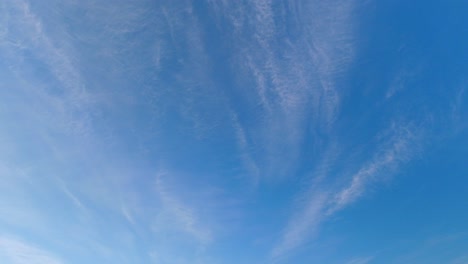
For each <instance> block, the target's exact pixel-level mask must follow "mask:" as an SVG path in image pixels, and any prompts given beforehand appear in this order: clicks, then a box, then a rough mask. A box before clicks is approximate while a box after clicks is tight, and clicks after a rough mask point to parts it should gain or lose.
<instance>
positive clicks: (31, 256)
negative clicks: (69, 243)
mask: <svg viewBox="0 0 468 264" xmlns="http://www.w3.org/2000/svg"><path fill="white" fill-rule="evenodd" d="M2 255H3V257H6V260H8V261H9V262H8V263H11V264H62V263H64V262H62V261H61V260H60V259H59V258H58V257H57V256H55V255H54V254H52V253H51V252H48V251H45V250H42V249H40V248H38V247H35V246H33V245H30V244H27V243H24V242H22V241H20V240H16V239H12V238H6V237H0V256H2Z"/></svg>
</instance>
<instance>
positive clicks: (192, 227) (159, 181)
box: [156, 172, 213, 245]
mask: <svg viewBox="0 0 468 264" xmlns="http://www.w3.org/2000/svg"><path fill="white" fill-rule="evenodd" d="M168 176H169V175H168V174H167V173H164V172H159V173H158V174H157V176H156V192H157V195H158V197H159V198H160V199H161V202H162V208H163V210H165V211H167V212H169V215H170V216H171V217H170V218H173V219H174V221H173V222H172V224H175V225H176V226H175V227H176V228H177V229H179V230H181V231H183V232H185V233H187V234H189V235H191V236H192V237H194V238H196V239H197V240H198V241H199V242H200V243H201V244H202V245H206V244H208V243H210V242H211V241H212V239H213V235H212V233H211V232H210V230H208V229H207V228H205V227H203V226H201V224H200V222H199V219H198V217H197V215H196V214H195V210H194V209H193V208H191V207H189V206H188V205H187V204H185V203H183V202H182V201H180V200H179V199H178V198H177V197H176V196H175V195H174V194H173V193H171V192H170V190H169V189H168V187H167V186H166V184H165V182H164V177H168ZM173 228H174V226H173Z"/></svg>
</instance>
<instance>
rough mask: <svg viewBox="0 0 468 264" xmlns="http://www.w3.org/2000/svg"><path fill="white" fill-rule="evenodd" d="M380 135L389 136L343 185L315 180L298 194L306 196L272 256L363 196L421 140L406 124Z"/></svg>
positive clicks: (299, 242) (301, 240) (291, 247)
mask: <svg viewBox="0 0 468 264" xmlns="http://www.w3.org/2000/svg"><path fill="white" fill-rule="evenodd" d="M383 134H385V135H386V136H387V137H389V138H387V139H386V140H385V141H384V142H383V143H382V144H381V145H380V149H377V151H376V154H375V155H374V157H373V158H372V159H371V160H370V161H368V162H367V163H364V165H363V166H362V167H361V168H360V169H359V170H358V171H357V172H356V173H355V174H353V175H352V176H351V178H350V182H349V183H348V184H347V185H345V186H343V187H341V188H339V189H333V188H330V187H324V186H323V185H320V184H317V181H314V182H312V183H311V186H310V188H309V189H308V190H307V193H306V195H304V194H302V196H305V197H306V199H305V201H304V199H303V198H302V199H300V200H299V202H300V209H299V210H298V211H297V212H295V213H294V214H293V215H292V217H291V219H290V220H289V222H288V224H287V226H286V227H285V229H284V230H283V233H282V238H281V240H280V242H279V243H277V244H276V245H275V246H274V247H273V249H272V252H271V256H272V258H274V259H276V258H279V257H281V256H283V255H285V254H287V253H289V252H291V251H293V250H294V249H296V248H297V247H300V246H301V245H302V244H303V243H304V242H305V241H306V240H308V239H310V238H311V236H312V235H313V234H315V233H316V232H317V231H318V228H319V225H320V224H321V223H322V222H323V221H325V220H326V219H327V218H328V217H330V216H331V215H333V214H335V213H337V212H338V211H340V210H343V209H344V208H346V207H347V206H349V205H350V204H352V203H354V202H356V201H357V200H358V199H359V198H360V197H362V196H363V195H365V193H366V192H367V190H368V189H369V187H370V185H371V184H373V183H377V182H378V181H379V179H380V178H385V174H390V173H392V172H394V171H395V170H397V169H398V168H399V167H400V165H401V164H402V163H404V162H406V161H408V160H409V159H410V157H411V156H412V155H413V154H414V152H415V151H417V149H418V145H419V141H420V140H421V138H420V137H421V136H420V135H419V133H418V131H417V129H415V128H414V127H412V126H410V125H396V124H393V125H392V126H391V128H390V129H389V130H388V131H386V133H383ZM325 163H328V162H325ZM319 167H320V166H319ZM325 173H327V172H325ZM317 177H319V178H323V177H325V176H323V175H319V176H317ZM318 182H320V181H318Z"/></svg>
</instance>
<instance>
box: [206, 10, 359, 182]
mask: <svg viewBox="0 0 468 264" xmlns="http://www.w3.org/2000/svg"><path fill="white" fill-rule="evenodd" d="M210 3H211V7H212V9H213V10H214V12H215V13H216V16H217V17H218V18H224V19H225V20H226V21H227V22H228V25H230V26H231V27H229V28H230V29H233V31H232V33H233V34H232V37H233V41H232V43H233V44H232V45H233V46H234V48H235V51H236V52H235V56H234V58H233V64H234V66H235V67H236V68H237V69H239V70H240V73H239V74H236V76H235V78H236V82H237V83H238V84H239V85H240V86H241V87H240V89H239V91H238V92H239V94H240V95H239V96H240V98H241V99H242V101H243V103H245V104H246V106H247V107H248V109H251V111H250V112H251V113H254V116H252V117H251V118H252V119H254V120H258V121H257V122H255V123H250V125H248V126H244V127H243V131H244V134H245V135H247V136H248V138H250V139H252V142H254V144H252V145H251V148H250V151H252V152H255V154H256V155H255V163H256V164H257V166H258V168H259V170H258V175H260V178H263V179H275V178H276V179H281V178H284V177H286V176H287V175H288V174H290V172H291V171H294V170H295V169H296V168H297V160H298V159H299V155H300V152H301V148H302V145H303V143H304V140H305V138H306V137H307V136H308V135H309V134H307V133H305V131H316V132H318V134H329V133H330V131H331V129H332V127H333V123H334V121H335V119H336V116H337V115H338V113H339V109H340V88H339V84H338V83H339V79H340V78H341V75H342V74H343V73H344V72H346V70H347V68H348V66H349V64H350V63H351V62H352V60H353V56H354V40H353V38H354V35H355V31H356V30H355V26H354V24H355V21H354V17H353V14H354V9H355V1H327V2H321V1H312V2H310V1H309V2H302V1H299V2H297V3H296V2H295V3H292V2H291V3H289V4H284V5H282V4H277V3H275V2H274V1H255V2H253V3H236V4H232V3H229V2H216V3H214V2H210ZM234 38H235V39H234ZM242 87H246V88H242ZM234 110H235V111H239V110H238V109H234ZM239 112H241V111H239ZM238 140H242V138H238ZM315 140H318V139H317V138H315ZM239 144H242V143H239ZM246 151H247V150H243V151H241V152H243V153H245V152H246ZM247 155H248V154H243V156H247ZM279 157H281V160H279ZM285 157H287V158H285Z"/></svg>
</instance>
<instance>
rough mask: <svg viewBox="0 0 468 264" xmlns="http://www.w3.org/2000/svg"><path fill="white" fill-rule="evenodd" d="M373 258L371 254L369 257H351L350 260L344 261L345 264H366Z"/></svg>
mask: <svg viewBox="0 0 468 264" xmlns="http://www.w3.org/2000/svg"><path fill="white" fill-rule="evenodd" d="M373 259H374V257H372V256H371V257H361V258H355V259H352V260H350V261H348V262H346V264H368V263H370V262H371V261H372V260H373Z"/></svg>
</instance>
